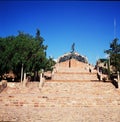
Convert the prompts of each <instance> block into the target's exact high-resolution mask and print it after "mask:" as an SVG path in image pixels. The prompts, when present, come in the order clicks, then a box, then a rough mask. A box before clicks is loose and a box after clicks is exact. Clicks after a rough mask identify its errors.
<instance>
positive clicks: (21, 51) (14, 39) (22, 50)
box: [0, 29, 55, 78]
mask: <svg viewBox="0 0 120 122" xmlns="http://www.w3.org/2000/svg"><path fill="white" fill-rule="evenodd" d="M43 42H44V39H43V38H42V37H41V35H40V30H39V29H37V32H36V36H35V37H33V36H31V35H29V34H25V33H23V32H19V33H18V35H17V36H8V37H5V38H0V75H1V76H2V75H3V74H4V73H7V72H9V71H11V70H12V71H13V72H14V73H15V74H16V75H17V76H18V77H19V78H20V75H21V67H22V66H23V69H24V72H34V73H35V72H37V74H38V71H39V70H40V69H44V70H47V69H50V68H51V67H52V66H53V65H54V64H55V62H54V61H53V59H52V58H47V57H46V50H47V46H46V45H44V44H43Z"/></svg>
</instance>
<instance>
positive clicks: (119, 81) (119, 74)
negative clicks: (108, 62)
mask: <svg viewBox="0 0 120 122" xmlns="http://www.w3.org/2000/svg"><path fill="white" fill-rule="evenodd" d="M117 83H118V88H119V89H120V73H119V71H117Z"/></svg>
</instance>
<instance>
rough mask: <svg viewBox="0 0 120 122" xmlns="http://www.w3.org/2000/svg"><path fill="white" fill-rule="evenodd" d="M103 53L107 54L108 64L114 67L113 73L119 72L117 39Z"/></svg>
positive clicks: (119, 61) (119, 58)
mask: <svg viewBox="0 0 120 122" xmlns="http://www.w3.org/2000/svg"><path fill="white" fill-rule="evenodd" d="M105 53H107V54H109V57H110V64H111V65H112V66H114V67H115V71H120V44H119V43H118V38H115V39H114V40H113V41H112V42H111V43H110V49H108V50H105Z"/></svg>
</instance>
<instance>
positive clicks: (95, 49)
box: [0, 1, 120, 64]
mask: <svg viewBox="0 0 120 122" xmlns="http://www.w3.org/2000/svg"><path fill="white" fill-rule="evenodd" d="M114 18H116V37H118V38H119V39H120V2H119V1H118V2H112V1H108V2H105V1H99V2H97V1H94V2H92V1H85V2H83V1H76V2H74V1H53V2H51V1H50V2H47V1H27V2H25V1H19V2H17V1H11V2H8V1H6V2H5V1H0V37H6V36H9V35H17V34H18V31H19V30H20V31H23V32H25V33H29V34H31V35H33V36H35V33H36V29H37V28H38V29H40V31H41V36H42V37H43V38H44V39H45V41H44V44H45V45H48V49H47V56H53V57H54V58H55V59H56V58H58V57H59V56H61V55H62V54H64V53H67V52H70V51H71V45H72V43H73V42H74V43H75V51H76V52H78V53H80V54H81V55H85V56H87V57H88V61H89V63H92V64H95V63H96V59H98V58H105V55H106V54H105V53H104V50H105V49H109V44H110V42H111V41H112V40H113V39H114Z"/></svg>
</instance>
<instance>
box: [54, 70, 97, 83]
mask: <svg viewBox="0 0 120 122" xmlns="http://www.w3.org/2000/svg"><path fill="white" fill-rule="evenodd" d="M52 80H66V81H67V80H73V81H74V80H97V74H96V73H65V72H62V73H55V74H54V75H53V77H52Z"/></svg>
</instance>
